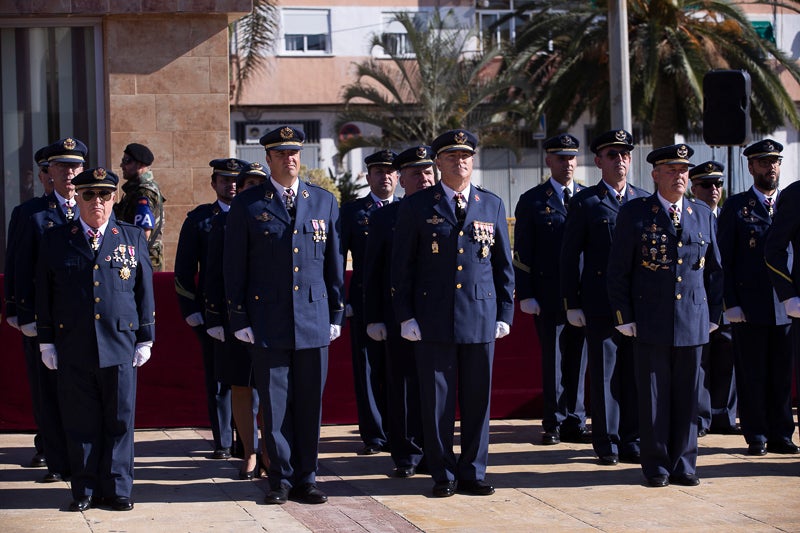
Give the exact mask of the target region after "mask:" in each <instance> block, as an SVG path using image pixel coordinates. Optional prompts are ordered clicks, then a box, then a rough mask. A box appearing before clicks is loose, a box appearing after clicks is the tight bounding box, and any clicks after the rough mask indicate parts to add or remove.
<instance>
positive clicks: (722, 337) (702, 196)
mask: <svg viewBox="0 0 800 533" xmlns="http://www.w3.org/2000/svg"><path fill="white" fill-rule="evenodd" d="M724 172H725V166H724V165H723V164H722V163H719V162H717V161H705V162H704V163H700V164H699V165H697V166H696V167H694V168H692V169H691V170H689V179H690V180H691V181H692V194H693V195H694V197H695V198H696V199H697V200H698V201H700V202H703V203H704V204H706V205H707V206H708V207H709V208H710V209H711V213H713V215H714V219H715V220H716V217H717V214H718V213H717V212H718V211H719V209H718V207H717V206H718V204H719V201H720V199H721V198H722V187H723V186H724V184H725V182H724V177H725V174H724ZM734 360H735V356H734V353H733V334H732V332H731V325H730V324H729V323H726V321H725V320H723V323H722V324H720V326H719V329H716V330H714V332H712V333H711V335H710V338H709V341H708V344H706V345H705V346H704V347H703V357H702V359H701V361H700V379H699V385H700V386H699V390H700V397H699V398H698V405H697V411H698V412H697V415H698V428H697V436H698V437H703V436H705V435H706V433H722V434H732V433H739V432H740V431H741V430H740V429H739V424H738V423H737V422H736V413H737V404H738V402H737V398H736V376H735V373H734Z"/></svg>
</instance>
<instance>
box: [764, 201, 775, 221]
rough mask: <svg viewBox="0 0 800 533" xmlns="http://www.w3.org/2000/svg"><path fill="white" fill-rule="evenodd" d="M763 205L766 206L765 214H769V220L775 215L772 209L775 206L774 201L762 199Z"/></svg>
mask: <svg viewBox="0 0 800 533" xmlns="http://www.w3.org/2000/svg"><path fill="white" fill-rule="evenodd" d="M764 205H765V206H767V213H769V216H770V218H772V216H773V215H774V214H775V209H774V207H773V206H774V205H775V199H774V198H770V197H766V198H764Z"/></svg>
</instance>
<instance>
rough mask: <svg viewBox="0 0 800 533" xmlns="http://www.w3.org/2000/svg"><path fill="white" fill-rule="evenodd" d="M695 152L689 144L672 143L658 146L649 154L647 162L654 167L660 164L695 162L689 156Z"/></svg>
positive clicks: (690, 163) (688, 163)
mask: <svg viewBox="0 0 800 533" xmlns="http://www.w3.org/2000/svg"><path fill="white" fill-rule="evenodd" d="M692 154H694V150H693V149H692V147H691V146H689V145H688V144H672V145H670V146H662V147H661V148H656V149H655V150H653V151H652V152H650V153H649V154H647V162H648V163H650V164H651V165H653V166H654V167H656V166H658V165H689V166H690V167H693V166H694V163H692V162H691V161H689V158H690V157H692Z"/></svg>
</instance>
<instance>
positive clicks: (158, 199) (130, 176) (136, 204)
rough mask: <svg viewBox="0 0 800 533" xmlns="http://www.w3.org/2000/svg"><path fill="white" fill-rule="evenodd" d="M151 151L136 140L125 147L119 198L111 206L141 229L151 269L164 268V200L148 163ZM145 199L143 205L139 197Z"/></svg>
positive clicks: (122, 217) (150, 161)
mask: <svg viewBox="0 0 800 533" xmlns="http://www.w3.org/2000/svg"><path fill="white" fill-rule="evenodd" d="M152 164H153V152H151V151H150V149H149V148H148V147H147V146H145V145H143V144H138V143H131V144H129V145H128V146H126V147H125V150H124V152H123V156H122V162H121V164H120V169H122V177H123V178H124V179H125V183H123V184H122V192H123V194H122V199H121V200H120V201H119V203H118V204H117V205H116V206H114V214H115V215H116V216H117V219H119V220H121V221H123V222H128V223H130V224H135V225H137V226H139V227H141V228H142V229H144V230H145V236H146V237H147V246H148V248H149V250H150V262H151V263H152V265H153V271H154V272H160V271H162V270H163V269H164V246H163V244H162V242H161V239H162V235H163V230H164V202H166V201H167V199H166V198H164V196H163V195H162V194H161V191H160V189H159V188H158V183H156V181H155V179H153V173H152V172H151V171H150V165H152ZM143 198H146V199H147V205H146V206H145V205H144V202H143V201H140V200H142V199H143Z"/></svg>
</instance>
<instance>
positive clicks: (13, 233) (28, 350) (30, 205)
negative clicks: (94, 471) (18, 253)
mask: <svg viewBox="0 0 800 533" xmlns="http://www.w3.org/2000/svg"><path fill="white" fill-rule="evenodd" d="M34 160H35V161H36V165H37V166H38V167H39V175H38V178H39V182H40V183H41V184H42V187H43V189H44V195H43V196H36V197H34V198H31V199H29V200H26V201H25V202H22V203H21V204H19V205H18V206H16V207H15V208H14V209H13V210H12V211H11V217H10V218H9V219H8V238H7V239H6V264H5V273H4V276H3V287H4V292H3V297H4V299H5V304H6V320H7V321H8V324H9V325H10V326H11V327H13V328H15V329H19V321H18V319H17V305H16V298H15V297H14V279H15V276H16V271H15V268H14V254H15V248H16V246H17V239H18V238H19V235H18V234H19V232H20V225H21V224H25V222H26V221H27V220H28V219H29V218H30V217H31V215H33V214H34V213H36V212H39V211H43V210H45V209H47V204H48V201H47V196H48V195H50V194H52V193H53V179H52V178H51V177H50V175H49V174H48V173H47V167H48V166H49V163H48V161H47V147H46V146H45V147H43V148H40V149H39V150H37V151H36V154H34ZM22 348H23V354H24V355H25V369H26V370H27V375H28V384H29V386H30V391H31V405H32V407H33V420H34V422H35V424H36V428H37V432H36V436H35V437H34V438H33V445H34V447H35V449H36V453H35V454H34V456H33V458H32V459H31V466H32V467H42V466H46V464H47V461H46V460H45V454H44V436H43V435H42V433H41V431H38V429H39V428H41V427H42V420H43V418H42V417H43V416H44V415H43V414H42V405H41V395H40V392H39V366H40V365H41V357H40V355H39V348H38V346H36V342H35V340H34V339H33V338H31V337H26V336H25V335H23V336H22Z"/></svg>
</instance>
